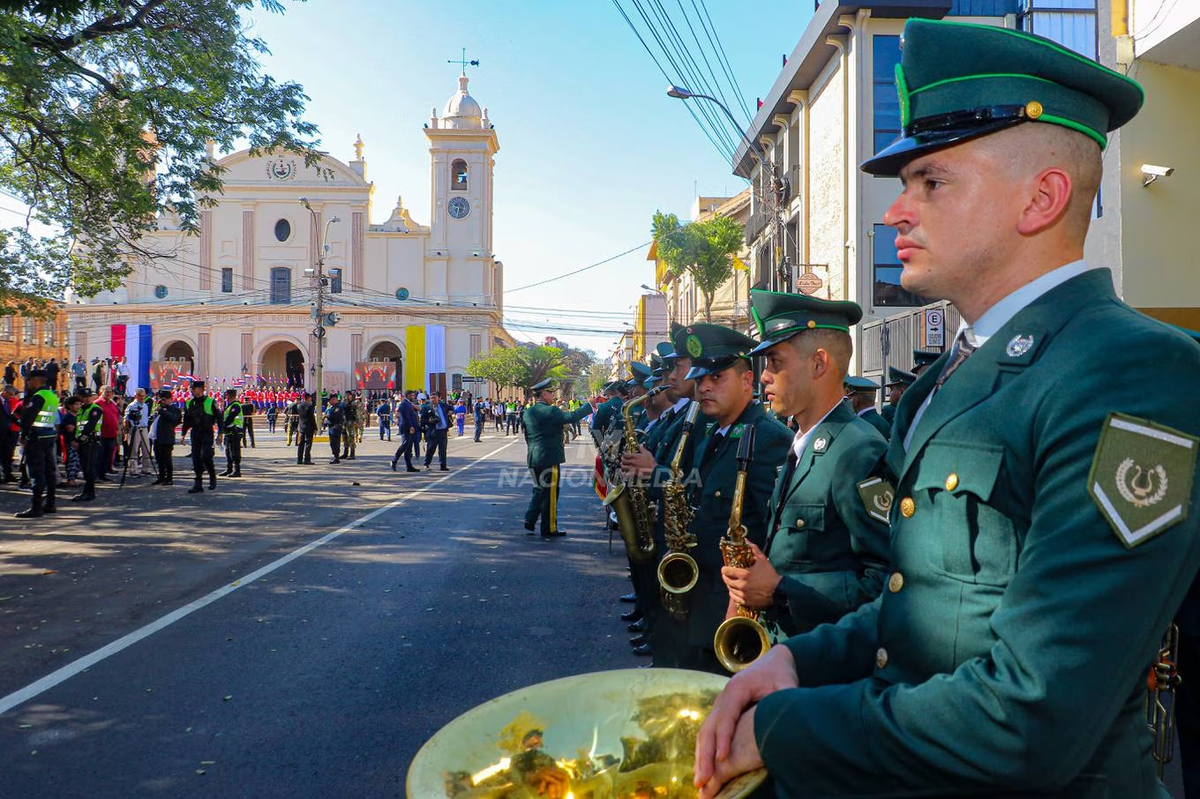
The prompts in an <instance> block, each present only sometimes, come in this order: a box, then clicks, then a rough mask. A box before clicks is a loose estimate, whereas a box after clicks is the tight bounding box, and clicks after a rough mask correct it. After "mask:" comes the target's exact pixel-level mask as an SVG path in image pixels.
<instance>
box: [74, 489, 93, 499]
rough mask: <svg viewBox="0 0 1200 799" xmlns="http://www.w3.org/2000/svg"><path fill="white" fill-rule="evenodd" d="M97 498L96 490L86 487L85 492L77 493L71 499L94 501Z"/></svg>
mask: <svg viewBox="0 0 1200 799" xmlns="http://www.w3.org/2000/svg"><path fill="white" fill-rule="evenodd" d="M95 498H96V494H95V492H94V491H88V490H87V489H86V488H85V489H84V490H83V493H82V494H76V495H75V496H73V497H71V501H72V502H91V501H92V500H94V499H95Z"/></svg>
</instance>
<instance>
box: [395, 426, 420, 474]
mask: <svg viewBox="0 0 1200 799" xmlns="http://www.w3.org/2000/svg"><path fill="white" fill-rule="evenodd" d="M416 438H417V434H416V433H409V432H407V431H404V430H401V431H400V446H398V447H396V454H395V455H393V456H392V461H393V462H396V461H399V460H400V459H401V458H404V465H405V466H407V467H408V468H409V469H411V468H412V467H413V465H412V459H413V442H414V441H416Z"/></svg>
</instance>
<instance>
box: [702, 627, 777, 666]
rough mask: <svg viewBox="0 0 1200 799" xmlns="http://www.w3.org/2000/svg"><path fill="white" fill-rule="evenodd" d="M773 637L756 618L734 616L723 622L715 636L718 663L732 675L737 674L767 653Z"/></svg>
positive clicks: (714, 647)
mask: <svg viewBox="0 0 1200 799" xmlns="http://www.w3.org/2000/svg"><path fill="white" fill-rule="evenodd" d="M770 648H771V636H769V635H767V631H766V629H765V628H764V627H763V626H762V624H761V623H760V622H759V621H758V620H757V619H754V618H750V617H748V616H732V617H730V618H728V619H726V620H725V621H723V622H721V624H720V626H718V627H717V632H716V634H715V635H714V636H713V649H714V651H715V652H716V654H717V661H718V662H719V663H720V664H721V667H722V668H724V669H725V670H726V671H728V672H729V673H730V674H737V673H738V672H739V671H741V670H742V669H744V668H746V667H747V666H749V665H750V664H751V663H753V662H754V661H756V660H758V659H759V658H760V657H762V656H763V655H765V654H766V653H767V650H768V649H770Z"/></svg>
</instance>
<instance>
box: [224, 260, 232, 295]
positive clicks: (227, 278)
mask: <svg viewBox="0 0 1200 799" xmlns="http://www.w3.org/2000/svg"><path fill="white" fill-rule="evenodd" d="M221 293H222V294H232V293H233V267H232V266H226V267H223V268H222V269H221Z"/></svg>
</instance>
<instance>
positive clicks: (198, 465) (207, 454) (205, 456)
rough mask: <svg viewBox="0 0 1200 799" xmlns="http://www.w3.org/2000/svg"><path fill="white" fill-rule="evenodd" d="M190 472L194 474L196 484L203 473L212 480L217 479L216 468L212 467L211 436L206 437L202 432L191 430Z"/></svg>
mask: <svg viewBox="0 0 1200 799" xmlns="http://www.w3.org/2000/svg"><path fill="white" fill-rule="evenodd" d="M192 471H193V472H195V473H196V482H197V483H198V482H200V480H201V478H203V477H204V473H205V472H208V476H209V477H210V478H212V479H214V480H215V479H216V478H217V467H216V466H215V465H213V434H212V432H211V431H210V432H209V433H208V435H205V434H204V431H202V430H192Z"/></svg>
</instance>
